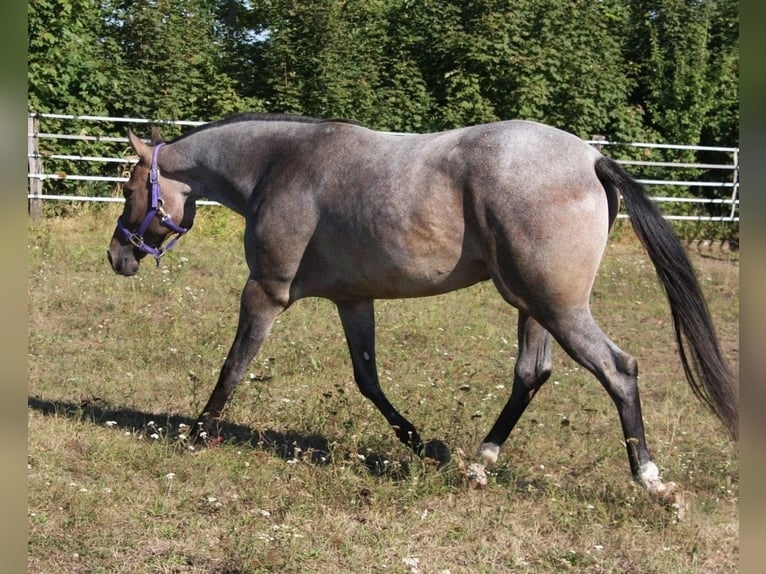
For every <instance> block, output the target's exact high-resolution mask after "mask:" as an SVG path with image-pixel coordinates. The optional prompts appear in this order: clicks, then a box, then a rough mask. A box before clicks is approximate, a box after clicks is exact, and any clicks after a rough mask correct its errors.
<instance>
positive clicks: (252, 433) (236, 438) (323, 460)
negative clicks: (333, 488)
mask: <svg viewBox="0 0 766 574" xmlns="http://www.w3.org/2000/svg"><path fill="white" fill-rule="evenodd" d="M27 406H28V408H30V409H33V410H35V411H37V412H39V413H41V414H43V415H45V416H57V417H66V418H70V419H73V420H74V419H76V420H87V421H90V422H91V423H93V424H95V425H98V426H104V427H111V428H117V429H119V430H123V431H125V432H131V433H136V434H146V435H147V436H148V435H151V434H152V433H155V432H159V433H161V434H162V435H164V436H165V437H167V438H168V439H169V440H178V439H180V435H181V434H182V432H181V430H180V429H183V428H187V429H191V427H192V425H194V424H195V422H196V421H195V419H192V418H190V417H186V416H183V415H178V414H170V413H157V412H151V413H150V412H146V411H140V410H136V409H132V408H128V407H113V406H110V405H109V404H108V403H107V402H106V401H104V400H103V399H100V398H97V397H94V398H90V399H86V400H83V401H81V402H79V403H75V402H70V401H62V400H46V399H41V398H39V397H28V398H27ZM218 428H219V431H220V434H221V436H223V437H225V441H226V444H228V445H236V446H238V447H244V448H251V449H253V450H259V451H262V452H268V453H269V454H271V455H274V456H278V457H279V458H282V459H284V460H294V459H295V458H297V457H300V459H301V461H303V462H309V463H311V464H315V465H325V464H330V463H332V462H333V460H338V458H339V457H340V458H341V459H349V458H353V457H354V454H353V453H352V452H351V451H350V450H344V449H338V448H334V447H331V442H332V441H331V440H330V439H329V438H328V437H326V436H324V435H322V434H319V433H301V432H293V431H287V432H282V431H277V430H272V429H264V430H256V429H253V428H251V427H249V426H246V425H241V424H237V423H232V422H227V421H221V422H220V424H219V427H218ZM178 442H179V444H183V441H181V440H178ZM195 448H205V445H204V444H201V445H195ZM389 458H390V456H389V455H388V454H384V453H378V452H374V451H369V450H366V451H365V456H364V464H365V466H366V467H367V469H368V471H369V472H370V473H371V474H373V475H376V476H388V477H390V478H391V479H395V480H398V479H401V478H403V477H404V476H405V475H407V474H408V472H409V466H410V461H409V460H399V461H398V464H397V465H394V467H391V466H390V465H389V464H388V459H389ZM357 460H359V459H357Z"/></svg>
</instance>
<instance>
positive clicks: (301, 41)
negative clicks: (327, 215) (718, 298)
mask: <svg viewBox="0 0 766 574" xmlns="http://www.w3.org/2000/svg"><path fill="white" fill-rule="evenodd" d="M738 37H739V32H738V3H737V1H736V0H602V1H599V2H593V1H590V0H572V1H570V2H560V1H558V0H515V1H514V2H508V1H507V0H418V1H415V0H263V1H259V2H250V1H247V0H103V1H100V2H95V1H94V0H32V1H31V2H30V3H29V107H30V109H33V110H41V111H52V112H63V113H75V114H77V113H80V114H85V113H87V114H108V115H120V116H134V117H148V118H156V119H194V120H209V119H216V118H218V117H221V116H223V115H226V114H228V113H230V112H233V111H241V110H246V109H250V110H256V111H272V112H290V113H298V114H306V115H313V116H319V117H346V118H351V119H355V120H357V121H359V122H361V123H362V124H364V125H367V126H370V127H372V128H378V129H384V130H392V131H415V132H423V131H436V130H442V129H448V128H453V127H458V126H463V125H469V124H476V123H482V122H489V121H494V120H500V119H512V118H525V119H532V120H538V121H541V122H545V123H549V124H552V125H555V126H557V127H560V128H563V129H566V130H569V131H571V132H573V133H576V134H577V135H579V136H581V137H584V138H589V137H591V136H593V135H601V136H604V137H606V138H607V139H609V140H612V141H652V142H668V143H676V144H691V145H694V144H703V145H719V146H721V145H723V146H736V145H737V144H738V141H739V131H738V130H739V90H738V66H739V40H738ZM51 125H52V124H51ZM52 127H53V125H52ZM74 129H75V130H77V132H78V133H79V132H80V131H82V133H83V134H87V133H88V130H89V129H92V128H89V127H88V126H86V125H82V126H80V125H76V126H75V128H74ZM105 129H106V131H107V132H109V133H108V134H107V133H105V134H103V135H122V130H123V129H124V128H122V127H121V126H114V129H113V130H112V129H108V128H105ZM179 132H180V130H179V129H177V128H168V129H166V130H165V132H164V135H165V137H173V136H175V135H177V134H178V133H179ZM67 145H69V144H67ZM84 145H85V144H82V143H76V144H74V146H75V147H76V148H77V149H76V150H75V151H76V152H79V153H92V152H93V151H94V149H93V148H92V147H91V148H89V149H87V150H86V149H85V148H84V147H83V146H84ZM52 146H53V147H55V145H54V144H52ZM53 147H52V149H50V150H48V151H56V150H55V149H53ZM67 152H68V153H71V152H72V149H71V148H69V149H68V150H67ZM653 156H656V157H653V158H649V157H646V158H639V159H661V160H663V161H670V160H672V161H687V162H694V161H702V162H710V159H711V158H710V157H709V154H707V153H695V152H691V151H688V152H683V153H676V155H675V156H673V157H670V156H668V154H667V153H665V152H663V153H659V152H653ZM93 169H100V172H102V173H103V172H104V170H109V169H111V168H109V167H108V166H104V167H103V169H101V168H93ZM69 170H70V166H68V165H65V164H63V165H62V167H61V171H63V172H68V171H69ZM112 171H113V170H112ZM646 171H647V173H649V174H650V175H649V177H651V176H652V174H651V172H652V171H653V170H652V169H648V170H646ZM655 171H656V170H655ZM109 175H114V174H113V173H110V174H109ZM673 175H674V176H679V177H684V176H685V175H687V174H683V173H681V172H675V171H674V172H673ZM694 175H695V178H699V174H698V173H696V174H694ZM702 177H703V178H704V179H708V180H711V181H716V180H720V179H721V173H720V171H718V172H713V171H711V173H708V174H703V176H702ZM54 185H56V184H54ZM676 192H683V193H685V194H688V193H689V191H687V190H679V189H674V190H672V193H676ZM702 192H705V193H706V192H707V190H702ZM691 193H696V192H695V190H691Z"/></svg>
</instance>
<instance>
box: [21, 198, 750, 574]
mask: <svg viewBox="0 0 766 574" xmlns="http://www.w3.org/2000/svg"><path fill="white" fill-rule="evenodd" d="M115 218H116V213H115V214H112V213H110V212H109V210H108V209H104V210H100V211H98V212H97V214H88V213H85V214H80V215H79V216H78V217H76V218H67V219H51V220H46V221H44V222H42V223H41V224H40V225H39V226H35V227H30V229H29V303H28V305H29V341H30V343H29V385H28V387H29V390H28V392H29V396H30V402H29V404H30V409H29V467H28V476H29V500H28V504H29V570H30V572H45V573H49V572H217V573H235V572H242V573H244V572H267V571H274V572H386V571H390V572H405V573H406V572H412V571H415V570H417V571H419V572H422V573H426V572H428V573H430V572H436V573H439V572H445V571H449V572H451V573H453V574H454V573H456V572H508V571H516V572H559V571H561V570H563V569H568V570H572V571H584V572H663V573H664V572H678V573H686V572H735V571H736V570H737V565H738V562H739V561H738V532H737V530H738V510H737V505H738V500H739V481H738V479H739V466H738V462H737V451H736V447H735V446H734V445H732V444H731V443H730V442H729V441H728V440H727V439H726V436H725V433H724V431H723V430H722V429H721V427H720V425H718V423H717V422H716V421H715V419H714V418H713V416H712V415H711V414H710V413H708V412H707V411H705V410H704V409H703V408H702V407H701V406H700V405H699V404H698V403H697V402H696V401H695V400H694V399H693V397H692V394H691V391H689V389H688V387H687V385H686V383H685V382H684V381H683V373H682V371H681V367H680V365H679V364H678V360H677V357H676V356H675V351H674V342H673V338H672V331H671V325H670V318H669V314H668V312H667V304H666V303H665V300H664V298H663V296H662V293H661V291H660V288H659V287H658V286H657V284H656V281H655V279H654V272H653V270H652V269H651V266H650V264H649V262H648V261H647V260H646V258H645V256H644V255H643V253H642V251H641V249H640V247H638V246H637V245H636V244H635V243H634V242H633V241H632V240H631V239H630V237H629V236H625V237H622V236H621V237H620V239H619V241H617V242H616V243H615V244H613V245H611V246H610V247H609V248H608V250H607V256H606V258H605V261H604V265H603V266H602V270H601V272H600V275H599V278H598V280H597V284H596V287H595V290H594V298H593V302H592V306H593V311H594V315H595V316H596V317H597V319H598V321H599V323H600V324H601V325H602V327H603V328H604V330H605V331H606V332H607V333H609V334H610V336H611V337H612V338H613V339H614V340H615V341H616V342H617V343H618V344H620V345H621V346H623V347H624V348H625V349H626V350H629V351H630V352H631V353H633V354H634V355H636V357H637V358H638V361H639V366H640V373H641V374H640V384H641V392H642V399H643V403H644V417H645V420H646V427H647V435H648V440H649V444H650V448H651V449H652V452H653V454H654V455H655V457H656V460H657V463H658V465H659V466H660V468H661V470H662V472H663V474H664V476H665V477H666V478H667V479H669V480H675V481H677V482H679V483H681V484H682V485H683V486H684V488H685V489H686V492H687V493H688V497H689V499H690V500H691V501H692V507H691V509H690V511H689V513H688V515H687V517H686V519H685V520H684V521H682V522H679V521H678V519H677V516H676V515H675V514H674V513H673V512H672V511H670V510H667V509H663V508H661V507H659V506H658V505H657V504H656V503H654V502H653V501H651V500H650V499H648V498H647V497H646V496H645V495H644V493H643V491H642V490H641V489H640V488H638V487H637V486H636V485H634V484H633V483H632V482H631V480H630V473H629V471H628V468H627V460H626V456H625V452H624V447H623V444H622V437H621V433H620V429H619V423H618V420H617V415H616V411H615V409H614V406H613V405H612V404H611V402H610V401H609V399H608V397H607V396H606V393H604V391H603V390H602V389H601V388H600V386H599V384H598V383H597V382H596V381H595V380H594V379H593V377H592V376H590V374H589V373H587V372H586V371H584V370H583V369H582V368H581V367H579V366H578V365H576V364H575V363H573V362H572V361H571V360H569V359H568V358H567V357H566V356H564V354H563V353H562V352H561V350H560V349H556V351H555V367H554V373H553V375H552V377H551V380H550V382H549V383H547V384H546V385H545V386H544V387H543V389H542V390H541V391H540V393H539V394H538V396H537V397H536V398H535V401H534V402H533V403H532V405H531V407H530V409H529V411H528V412H527V413H526V414H525V415H524V417H523V418H522V419H521V421H520V422H519V424H518V426H517V428H516V429H515V430H514V432H513V434H512V436H511V438H510V439H509V441H508V443H507V444H506V446H505V447H504V450H503V452H502V454H501V457H500V460H499V463H498V465H497V466H496V467H495V468H494V469H493V470H492V472H491V473H490V476H489V484H488V487H487V488H486V489H485V490H480V491H476V490H469V489H468V488H467V487H466V485H465V481H464V480H463V475H462V472H461V462H464V461H469V460H473V458H472V457H473V454H474V451H475V449H476V447H477V445H478V443H479V442H480V441H481V439H482V438H483V436H484V434H485V433H486V432H487V430H488V429H489V427H490V426H491V425H492V423H493V422H494V418H495V417H496V416H497V413H498V412H499V410H500V408H501V407H502V404H503V402H504V400H505V399H506V397H507V395H508V393H509V392H510V382H511V374H512V370H513V364H514V357H515V353H516V350H517V345H516V340H515V335H514V334H515V320H516V314H515V311H513V310H512V309H510V308H509V307H508V306H507V305H505V304H504V303H503V302H502V300H501V298H500V297H499V296H498V295H497V294H496V293H495V292H494V290H493V288H492V286H491V285H489V284H486V285H480V286H476V287H474V288H471V289H468V290H464V291H461V292H458V293H453V294H449V295H445V296H443V297H437V298H430V299H420V300H407V301H384V302H379V303H378V304H377V318H378V350H379V357H378V363H379V367H380V376H381V381H382V383H383V386H384V388H385V390H386V392H387V393H388V395H389V398H390V399H391V401H392V402H393V403H394V404H395V405H397V406H398V407H399V408H400V409H401V410H402V412H403V413H404V414H405V415H406V416H407V417H408V418H410V419H411V420H412V421H413V422H414V423H415V424H416V426H418V428H419V429H420V430H421V432H422V434H423V436H424V438H426V439H429V438H437V439H439V440H442V441H444V442H445V443H446V444H447V445H449V447H450V449H451V450H452V453H453V460H452V461H451V463H450V464H448V465H446V466H445V467H443V468H437V467H436V465H434V464H431V463H430V462H429V461H423V460H420V459H417V458H415V457H413V456H412V454H411V453H410V452H409V451H408V450H407V449H405V448H404V447H403V446H402V445H400V444H399V443H398V442H397V441H396V439H395V437H394V435H393V433H392V432H391V430H390V429H389V428H388V427H387V426H386V423H385V421H384V419H383V417H382V416H381V415H380V414H379V413H377V411H376V410H375V409H374V407H373V406H372V405H371V404H370V403H369V402H368V401H367V400H366V399H364V398H363V397H362V396H361V395H360V394H359V393H358V391H357V390H356V388H355V384H354V382H353V377H352V371H351V366H350V361H349V359H348V356H347V355H348V354H347V349H346V345H345V341H344V340H343V337H342V332H341V328H340V323H339V320H338V318H337V315H336V313H335V310H334V308H333V305H332V304H331V303H329V302H326V301H318V300H306V301H301V302H299V303H298V304H296V305H295V306H294V308H292V309H290V310H289V311H288V312H287V313H285V314H284V315H283V316H282V317H280V318H279V321H278V323H277V324H276V325H275V326H274V329H273V331H272V335H271V337H270V339H269V340H268V341H267V343H266V345H265V346H264V348H263V350H262V352H261V353H260V355H259V356H258V357H257V358H256V360H255V361H253V363H252V365H251V367H250V372H249V375H248V376H247V377H246V378H245V380H244V381H243V382H242V383H241V385H240V386H239V388H238V389H237V391H236V393H235V395H234V397H233V399H232V401H231V402H230V404H229V406H228V408H227V411H226V421H227V424H228V426H227V429H226V430H227V440H226V441H225V442H223V443H222V444H220V445H218V446H215V447H211V448H208V449H202V450H194V451H192V450H190V449H189V444H188V438H187V437H188V431H189V426H190V425H191V424H193V423H194V418H195V417H196V415H197V414H198V411H199V409H200V408H201V407H202V405H203V404H204V401H205V400H206V399H207V397H208V394H209V392H210V390H211V389H212V387H213V385H214V383H215V380H216V377H217V374H218V370H219V368H220V365H221V363H222V362H223V359H224V357H225V354H226V351H227V350H228V347H229V344H230V343H231V340H232V337H233V335H234V330H235V328H236V320H237V315H236V314H237V310H238V299H239V292H240V289H241V287H242V285H243V283H244V279H245V265H244V262H243V261H242V247H241V244H240V241H241V222H239V221H238V220H237V219H235V218H234V217H233V216H230V215H228V214H227V212H225V211H223V210H218V211H214V210H201V211H200V217H199V218H198V221H197V223H196V225H195V228H194V230H193V232H192V233H191V234H189V235H188V236H187V237H185V238H184V239H183V240H182V241H181V243H180V244H179V245H178V246H177V248H176V250H174V251H173V252H171V254H169V255H168V256H167V257H166V258H165V260H164V261H163V263H162V265H161V266H160V267H159V268H154V267H153V266H152V264H151V262H146V263H145V264H144V268H143V269H142V271H141V274H140V275H139V276H138V277H135V278H133V279H125V278H121V277H118V276H116V275H115V274H114V273H113V272H112V271H111V270H110V269H109V268H108V265H107V263H106V259H105V247H106V244H107V242H108V239H109V236H110V234H111V231H112V229H113V225H114V219H115ZM703 255H705V256H699V255H695V256H694V260H695V263H697V264H698V265H699V268H700V270H701V272H700V277H701V282H702V284H703V287H704V288H705V290H706V293H707V294H708V296H709V303H710V306H711V309H712V311H713V314H714V315H715V317H716V319H717V324H718V328H719V334H720V336H721V340H722V343H723V347H724V352H725V353H726V354H727V355H728V356H729V357H730V359H731V360H732V361H733V362H734V363H735V364H736V363H737V362H738V347H739V344H738V330H737V322H738V287H737V272H738V263H737V261H736V259H735V258H734V257H733V256H732V255H731V254H716V253H711V254H703Z"/></svg>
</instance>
